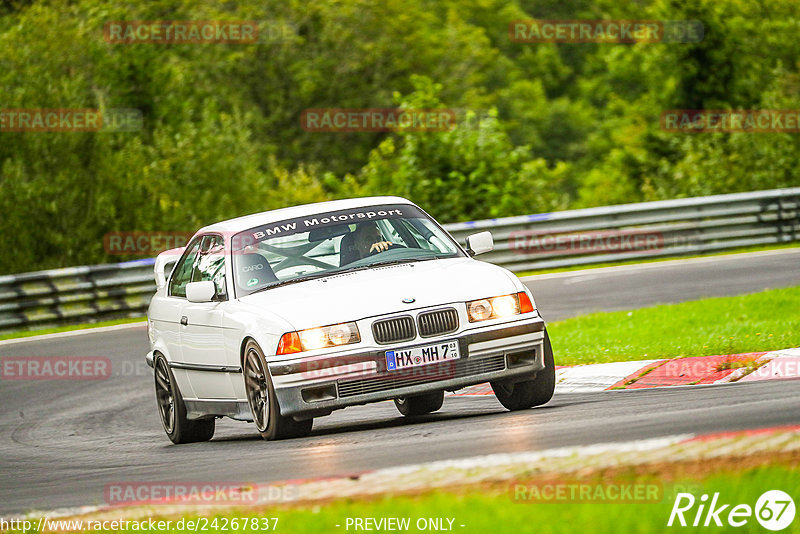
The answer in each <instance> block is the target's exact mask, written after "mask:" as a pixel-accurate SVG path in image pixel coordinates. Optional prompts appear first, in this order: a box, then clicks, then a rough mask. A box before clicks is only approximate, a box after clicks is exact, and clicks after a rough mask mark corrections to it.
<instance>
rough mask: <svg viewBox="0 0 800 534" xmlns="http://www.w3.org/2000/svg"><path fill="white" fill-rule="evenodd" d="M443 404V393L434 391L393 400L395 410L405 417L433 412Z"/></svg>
mask: <svg viewBox="0 0 800 534" xmlns="http://www.w3.org/2000/svg"><path fill="white" fill-rule="evenodd" d="M443 403H444V391H434V392H433V393H426V394H424V395H414V396H413V397H398V398H396V399H395V400H394V405H395V406H397V410H398V411H399V412H400V413H401V414H403V415H405V416H406V417H413V416H415V415H425V414H426V413H431V412H435V411H436V410H438V409H439V408H441V407H442V404H443Z"/></svg>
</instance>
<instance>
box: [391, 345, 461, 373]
mask: <svg viewBox="0 0 800 534" xmlns="http://www.w3.org/2000/svg"><path fill="white" fill-rule="evenodd" d="M459 357H460V354H459V353H458V341H455V340H454V341H442V342H441V343H434V344H432V345H422V346H420V347H411V348H408V349H397V350H387V351H386V369H388V370H389V371H396V370H398V369H408V368H409V367H420V366H422V365H430V364H432V363H439V362H444V361H448V360H457V359H458V358H459Z"/></svg>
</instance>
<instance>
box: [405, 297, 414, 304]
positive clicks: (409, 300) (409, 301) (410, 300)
mask: <svg viewBox="0 0 800 534" xmlns="http://www.w3.org/2000/svg"><path fill="white" fill-rule="evenodd" d="M416 301H417V299H415V298H411V297H408V298H404V299H403V304H413V303H415V302H416Z"/></svg>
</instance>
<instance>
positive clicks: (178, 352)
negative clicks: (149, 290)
mask: <svg viewBox="0 0 800 534" xmlns="http://www.w3.org/2000/svg"><path fill="white" fill-rule="evenodd" d="M199 250H200V239H199V238H195V239H193V240H192V241H191V242H190V243H189V244H188V245H187V246H186V250H185V251H184V252H183V254H182V255H181V257H180V258H179V259H178V261H177V262H176V265H175V268H174V269H173V270H172V273H171V275H170V277H169V281H168V282H167V287H166V290H165V291H164V292H163V293H160V292H159V293H156V295H155V296H154V297H153V304H152V305H151V306H150V313H149V315H148V319H149V320H150V321H151V322H152V324H153V328H154V330H155V332H156V333H157V334H156V335H157V336H158V338H159V339H160V340H161V341H162V342H163V344H164V348H165V352H166V356H167V361H168V362H169V364H170V366H173V365H174V364H176V363H179V362H182V361H183V346H182V344H181V329H182V326H181V324H180V320H181V316H182V315H183V307H184V305H185V304H186V284H187V283H189V282H190V281H191V277H192V271H193V270H194V263H195V260H196V259H197V254H198V252H199ZM173 375H175V380H176V381H177V383H178V387H179V388H180V390H181V392H182V394H183V395H184V396H187V397H191V396H193V392H192V389H191V386H190V385H189V381H188V379H187V377H186V375H185V373H183V372H182V371H180V370H179V369H175V368H173Z"/></svg>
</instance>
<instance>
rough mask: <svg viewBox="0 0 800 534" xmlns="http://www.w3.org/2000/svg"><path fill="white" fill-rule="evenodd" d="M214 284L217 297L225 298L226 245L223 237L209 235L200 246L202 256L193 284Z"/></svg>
mask: <svg viewBox="0 0 800 534" xmlns="http://www.w3.org/2000/svg"><path fill="white" fill-rule="evenodd" d="M206 281H211V282H214V286H215V287H216V288H217V296H218V297H221V298H222V299H223V300H224V298H225V244H224V242H223V240H222V237H221V236H218V235H207V236H205V237H203V241H202V242H201V244H200V254H199V255H198V257H197V264H196V265H195V269H194V272H193V273H192V282H206Z"/></svg>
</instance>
